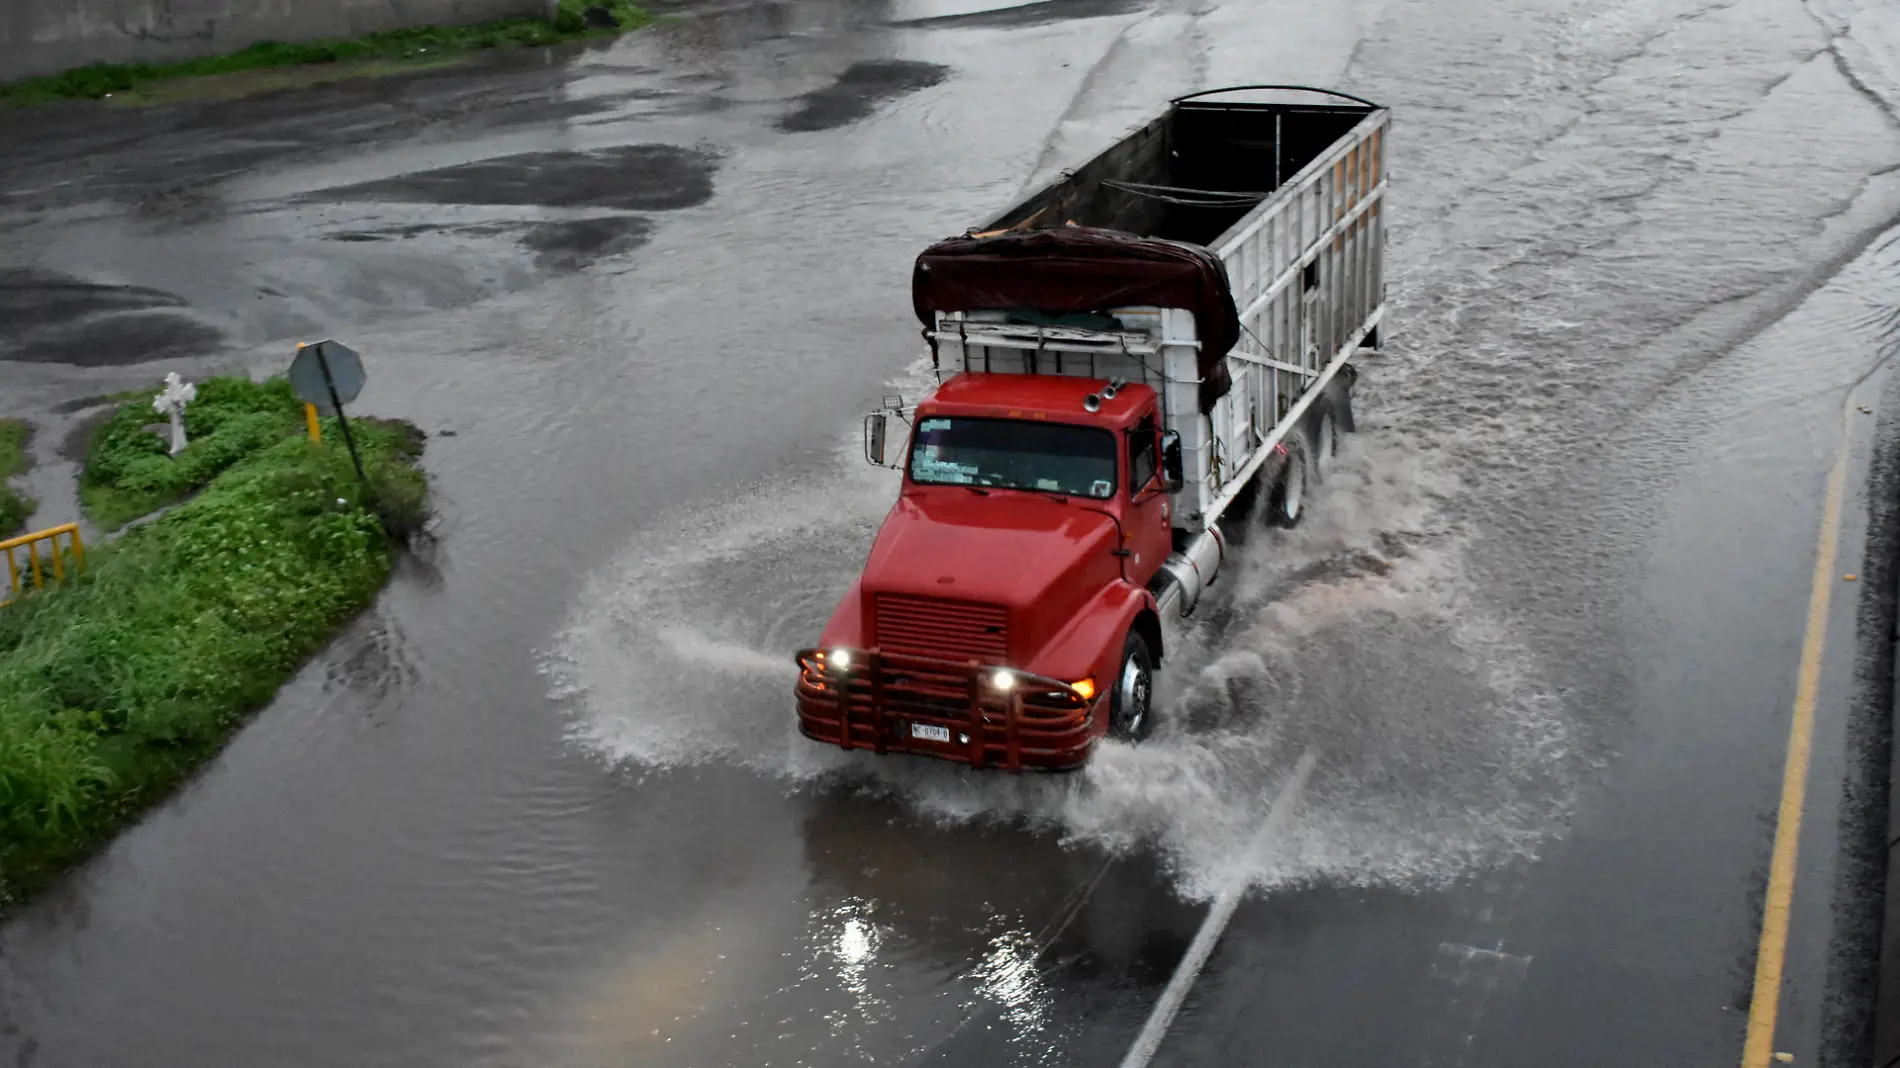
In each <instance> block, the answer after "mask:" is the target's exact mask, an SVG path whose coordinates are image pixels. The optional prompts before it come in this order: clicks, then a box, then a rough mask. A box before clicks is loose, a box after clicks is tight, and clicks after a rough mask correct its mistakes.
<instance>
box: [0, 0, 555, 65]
mask: <svg viewBox="0 0 1900 1068" xmlns="http://www.w3.org/2000/svg"><path fill="white" fill-rule="evenodd" d="M547 8H548V2H547V0H0V82H3V81H12V80H14V79H16V78H26V77H31V76H32V75H36V74H53V73H57V72H59V71H62V70H66V69H67V68H69V67H79V66H84V65H85V64H88V63H163V62H170V61H174V60H180V59H191V58H193V57H196V56H205V55H216V54H218V53H221V52H235V51H237V50H238V49H240V48H243V47H245V46H246V45H251V44H255V43H257V42H258V41H266V40H276V41H297V40H308V39H310V38H316V37H353V36H355V35H357V34H363V33H371V32H374V31H376V30H392V29H396V28H398V27H401V26H425V25H443V24H448V23H466V22H480V21H483V20H485V19H498V18H508V17H510V16H518V15H535V14H543V13H545V12H546V11H547Z"/></svg>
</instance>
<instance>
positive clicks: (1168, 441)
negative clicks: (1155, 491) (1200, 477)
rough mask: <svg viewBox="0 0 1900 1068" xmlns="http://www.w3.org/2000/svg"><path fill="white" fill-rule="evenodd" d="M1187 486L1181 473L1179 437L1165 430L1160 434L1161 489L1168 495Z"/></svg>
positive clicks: (1171, 431)
mask: <svg viewBox="0 0 1900 1068" xmlns="http://www.w3.org/2000/svg"><path fill="white" fill-rule="evenodd" d="M1185 485H1187V478H1186V476H1184V475H1183V474H1182V473H1181V435H1180V433H1179V432H1178V431H1174V430H1166V431H1163V432H1162V434H1161V488H1162V489H1164V490H1166V491H1167V492H1169V493H1179V492H1181V487H1182V486H1185Z"/></svg>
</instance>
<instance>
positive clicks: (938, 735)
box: [910, 723, 950, 742]
mask: <svg viewBox="0 0 1900 1068" xmlns="http://www.w3.org/2000/svg"><path fill="white" fill-rule="evenodd" d="M910 736H911V737H912V738H922V739H923V740H924V741H926V742H947V741H949V740H950V728H948V727H937V726H933V725H931V724H929V723H913V724H911V725H910Z"/></svg>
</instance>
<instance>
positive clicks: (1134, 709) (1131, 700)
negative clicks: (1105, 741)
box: [1108, 630, 1155, 742]
mask: <svg viewBox="0 0 1900 1068" xmlns="http://www.w3.org/2000/svg"><path fill="white" fill-rule="evenodd" d="M1154 677H1155V667H1154V655H1153V654H1152V653H1150V652H1149V651H1148V642H1147V641H1146V640H1145V639H1143V638H1142V636H1141V635H1140V634H1138V633H1136V632H1135V631H1132V630H1131V631H1129V632H1128V636H1127V637H1125V638H1123V639H1122V660H1121V669H1120V670H1119V671H1118V672H1116V674H1115V688H1114V689H1112V690H1110V691H1109V693H1108V732H1109V733H1110V734H1112V735H1114V736H1115V737H1116V738H1119V739H1121V740H1123V741H1127V742H1139V741H1141V740H1142V739H1143V738H1146V737H1148V732H1149V731H1151V730H1153V729H1154V714H1153V710H1152V708H1151V706H1152V705H1153V703H1154V689H1155V682H1154Z"/></svg>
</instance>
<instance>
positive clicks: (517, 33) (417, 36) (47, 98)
mask: <svg viewBox="0 0 1900 1068" xmlns="http://www.w3.org/2000/svg"><path fill="white" fill-rule="evenodd" d="M589 6H591V4H589V3H588V2H586V0H560V6H559V8H558V9H557V11H556V13H555V16H554V18H552V19H500V20H497V21H493V22H480V23H476V24H474V25H470V26H417V27H412V28H409V29H401V30H388V31H385V32H383V33H372V34H368V35H365V36H362V37H352V38H347V39H340V40H323V41H295V42H288V43H287V42H282V41H260V42H258V43H257V44H254V45H252V46H250V47H249V48H246V49H243V50H242V51H238V52H231V53H228V54H226V55H222V56H206V57H204V58H202V59H191V60H185V61H183V62H179V63H165V64H149V63H131V64H116V63H97V64H93V65H92V66H87V67H78V68H75V69H73V70H69V71H64V72H62V73H59V74H52V75H47V76H45V77H41V78H27V79H24V80H21V81H16V82H8V83H4V84H0V105H5V104H15V105H19V104H44V103H50V102H52V101H55V100H71V99H89V100H96V99H99V98H101V97H104V96H107V95H118V94H128V93H129V94H132V95H134V96H137V95H139V94H141V93H143V92H144V91H145V90H148V89H150V88H152V87H154V86H157V85H160V84H162V83H166V82H173V81H177V80H178V79H181V78H202V77H208V76H217V75H226V74H235V73H238V72H241V71H252V70H261V69H265V68H272V67H293V66H308V65H314V64H330V63H363V64H371V63H376V64H378V69H376V70H375V73H390V72H391V71H392V70H394V69H400V68H391V67H390V66H389V61H403V62H409V61H413V62H416V63H422V64H437V63H440V62H441V61H442V60H443V59H445V58H449V57H454V56H459V55H465V54H467V53H470V52H477V51H481V50H483V49H490V48H532V47H539V46H544V45H555V44H562V43H564V42H567V41H574V40H580V39H582V38H586V37H599V36H607V35H612V34H615V33H624V32H625V31H627V30H631V29H637V28H639V27H641V26H644V25H646V24H647V23H648V22H651V21H652V16H651V15H650V14H648V13H647V12H646V11H645V10H644V9H642V8H640V7H637V6H635V5H634V4H632V3H630V2H628V0H601V6H603V7H606V8H607V9H608V10H609V11H611V12H612V13H613V15H614V17H615V18H616V19H617V20H619V22H620V27H619V29H608V30H590V29H588V28H587V25H586V23H585V22H584V21H583V20H582V17H581V12H582V11H583V10H585V9H586V8H587V7H589Z"/></svg>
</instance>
